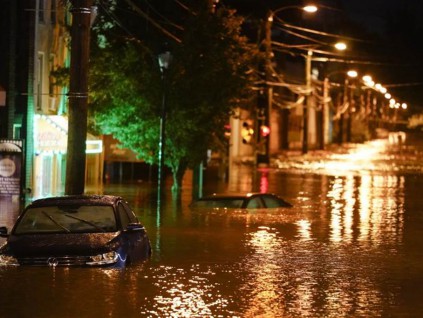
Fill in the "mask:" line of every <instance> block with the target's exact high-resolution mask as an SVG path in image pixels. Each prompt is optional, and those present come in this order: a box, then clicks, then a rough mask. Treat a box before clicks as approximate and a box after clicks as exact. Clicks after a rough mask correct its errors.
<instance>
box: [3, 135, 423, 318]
mask: <svg viewBox="0 0 423 318" xmlns="http://www.w3.org/2000/svg"><path fill="white" fill-rule="evenodd" d="M421 151H423V147H421V146H420V144H419V142H415V141H413V140H409V139H407V138H405V139H404V138H401V140H400V143H398V138H393V139H392V140H389V139H386V140H379V141H375V142H371V143H367V144H363V145H350V146H349V147H345V148H342V149H339V148H338V149H337V150H336V151H331V152H328V151H326V152H319V153H317V152H314V153H310V154H307V155H306V156H303V155H300V154H298V153H295V152H291V153H290V155H289V158H288V157H287V158H286V159H285V160H282V159H283V158H284V156H287V153H285V154H281V156H280V158H279V163H278V161H275V162H274V164H275V165H274V167H271V168H262V169H258V170H257V171H253V170H252V168H251V167H250V166H238V167H237V170H236V171H233V174H232V178H231V180H230V181H229V182H228V183H217V182H215V181H213V182H207V183H206V184H205V187H204V191H205V192H206V193H207V192H213V191H216V190H218V191H270V192H275V193H277V194H279V195H281V196H282V197H284V198H285V199H286V200H288V201H289V202H291V203H293V204H294V207H293V208H283V209H276V210H267V211H266V210H254V211H239V210H234V211H229V210H209V211H198V210H197V211H195V210H192V209H190V208H189V206H188V205H189V203H190V201H191V184H190V180H189V176H188V177H187V178H186V180H184V186H183V187H184V189H183V192H182V199H181V200H180V201H175V200H173V199H172V197H171V195H170V193H169V192H167V193H166V197H165V199H164V201H163V206H162V208H161V210H160V211H157V209H156V200H155V189H154V186H153V187H151V186H152V185H151V184H149V183H147V182H146V183H142V182H141V183H137V184H129V185H128V184H127V185H116V184H115V185H106V186H105V187H104V189H102V190H101V192H104V193H110V194H119V195H122V196H124V197H125V198H127V199H128V201H129V202H130V204H131V205H132V206H133V207H134V209H135V211H136V213H137V214H138V216H139V218H140V219H141V220H142V222H143V223H144V224H145V226H146V228H147V230H148V233H149V236H150V239H151V242H152V246H153V255H152V258H151V260H150V261H148V262H146V263H143V264H139V265H136V266H133V267H129V268H127V269H125V270H107V269H81V268H71V269H67V268H41V267H40V268H25V267H20V268H6V267H3V268H2V267H0V286H1V289H0V290H1V291H0V293H1V295H0V308H1V310H0V317H57V316H60V317H419V316H423V303H422V302H421V299H422V298H423V290H421V288H420V286H421V285H422V283H423V240H422V237H423V212H422V211H423V209H422V207H423V196H422V195H421V193H420V189H422V188H423V174H422V173H421V172H422V171H423V170H421V169H422V168H421V166H422V165H423V164H422V163H423V160H422V159H423V155H422V153H421ZM276 164H278V165H276ZM168 181H169V180H168ZM167 186H168V188H169V187H170V184H169V183H168V184H167ZM2 211H3V209H2ZM0 220H2V221H4V220H8V217H7V216H4V215H2V217H1V218H0Z"/></svg>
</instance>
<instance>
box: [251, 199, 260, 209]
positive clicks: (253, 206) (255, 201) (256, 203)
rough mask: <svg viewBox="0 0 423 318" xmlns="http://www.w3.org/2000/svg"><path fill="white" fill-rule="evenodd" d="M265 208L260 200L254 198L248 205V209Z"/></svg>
mask: <svg viewBox="0 0 423 318" xmlns="http://www.w3.org/2000/svg"><path fill="white" fill-rule="evenodd" d="M259 208H263V202H262V201H261V199H260V198H252V199H250V201H249V202H248V204H247V209H259Z"/></svg>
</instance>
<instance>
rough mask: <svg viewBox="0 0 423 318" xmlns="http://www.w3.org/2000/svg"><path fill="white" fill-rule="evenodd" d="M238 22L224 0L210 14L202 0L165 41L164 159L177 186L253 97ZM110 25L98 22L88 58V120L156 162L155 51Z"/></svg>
mask: <svg viewBox="0 0 423 318" xmlns="http://www.w3.org/2000/svg"><path fill="white" fill-rule="evenodd" d="M242 22H243V20H242V18H241V17H238V16H237V15H236V13H235V11H232V10H228V9H226V8H224V7H221V8H219V9H218V10H217V11H216V12H215V13H214V14H211V13H210V11H209V10H208V7H207V1H205V2H204V3H202V5H201V6H200V5H197V7H196V10H195V14H190V15H189V17H188V18H185V19H184V25H183V27H182V29H183V30H184V31H183V32H182V34H181V35H180V41H177V42H176V43H174V44H173V45H172V43H170V45H171V46H172V54H173V57H174V58H173V62H172V65H171V67H170V69H169V72H168V75H167V78H168V83H167V87H168V92H167V101H168V102H167V105H168V106H167V109H168V112H167V115H168V119H167V125H166V136H167V139H166V145H165V149H166V150H165V165H166V166H168V167H169V168H170V169H171V171H172V174H173V180H174V183H173V187H172V190H174V191H176V192H178V191H179V190H180V186H181V182H182V178H183V175H184V173H185V171H186V169H187V168H189V167H194V166H195V165H197V164H198V163H200V162H201V161H202V160H203V158H204V156H205V153H206V151H207V149H210V148H213V147H214V146H216V145H217V144H218V143H217V142H216V141H218V140H223V139H224V125H225V123H227V121H228V117H229V115H230V113H231V111H232V110H233V108H234V107H247V106H248V105H249V103H250V102H251V101H252V99H253V98H254V93H253V91H252V89H251V88H252V86H253V84H254V81H255V79H256V78H255V72H254V71H253V68H254V65H256V64H257V59H258V58H259V53H258V50H257V48H256V47H255V46H254V45H252V44H249V43H248V40H247V38H245V37H243V36H242V35H241V25H242ZM112 30H113V28H109V29H108V33H107V34H108V35H107V34H105V32H104V28H103V29H102V30H97V31H98V34H97V39H100V38H101V39H106V40H107V41H106V42H104V41H103V45H102V48H100V47H97V49H96V53H95V55H94V56H93V58H92V61H93V63H92V65H91V70H92V73H91V80H92V81H91V83H92V85H91V89H90V91H91V92H92V104H93V109H94V110H95V111H94V116H95V124H96V126H97V127H98V128H99V129H100V130H101V132H103V133H106V134H112V135H113V136H114V137H115V138H116V139H118V140H119V141H120V142H121V143H122V145H123V146H124V147H127V148H129V149H132V150H133V151H135V152H136V153H137V154H138V156H139V157H140V158H142V159H144V160H145V161H146V162H148V163H151V164H152V163H157V154H158V141H159V116H160V107H161V96H162V85H161V84H162V83H161V77H160V70H159V67H158V65H157V62H156V54H153V53H152V52H154V50H152V49H150V48H148V47H146V46H145V43H142V42H139V41H133V40H130V39H128V38H127V37H124V38H116V37H115V38H112V37H110V33H111V32H110V31H112ZM99 36H101V37H99ZM178 42H179V43H178ZM104 43H106V44H104ZM93 50H94V49H93Z"/></svg>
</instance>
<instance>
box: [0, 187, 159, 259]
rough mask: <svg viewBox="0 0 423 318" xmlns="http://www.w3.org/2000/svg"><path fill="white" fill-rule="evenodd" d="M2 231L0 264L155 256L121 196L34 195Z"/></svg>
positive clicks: (143, 230)
mask: <svg viewBox="0 0 423 318" xmlns="http://www.w3.org/2000/svg"><path fill="white" fill-rule="evenodd" d="M0 236H2V237H7V241H6V243H5V244H4V245H3V246H2V247H1V248H0V265H38V266H87V267H91V266H111V267H124V266H126V265H128V264H130V263H132V262H136V261H143V260H147V259H148V258H149V257H150V255H151V245H150V240H149V238H148V236H147V232H146V230H145V228H144V226H143V225H142V224H141V223H140V222H139V220H138V219H137V217H136V216H135V214H134V212H133V211H132V209H131V208H130V207H129V205H128V203H127V202H126V201H125V200H123V198H121V197H118V196H110V195H81V196H63V197H51V198H45V199H39V200H36V201H34V202H32V203H31V204H30V205H28V206H27V207H26V208H25V209H24V211H23V212H22V214H21V215H20V216H19V217H18V219H17V221H16V223H15V225H14V226H13V229H12V230H11V232H10V234H8V233H7V228H6V227H1V228H0Z"/></svg>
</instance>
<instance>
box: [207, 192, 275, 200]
mask: <svg viewBox="0 0 423 318" xmlns="http://www.w3.org/2000/svg"><path fill="white" fill-rule="evenodd" d="M257 195H273V193H260V192H248V193H213V194H210V195H206V196H204V197H202V198H200V199H199V200H215V199H247V198H250V197H253V196H257Z"/></svg>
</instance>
